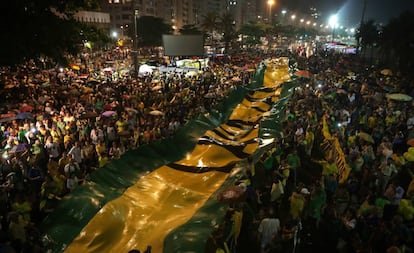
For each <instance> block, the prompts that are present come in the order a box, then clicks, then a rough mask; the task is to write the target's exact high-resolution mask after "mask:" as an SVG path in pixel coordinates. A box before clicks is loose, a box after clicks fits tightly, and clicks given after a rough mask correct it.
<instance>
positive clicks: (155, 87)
mask: <svg viewBox="0 0 414 253" xmlns="http://www.w3.org/2000/svg"><path fill="white" fill-rule="evenodd" d="M161 89H162V85H157V86H154V87H152V89H151V90H153V91H157V90H161Z"/></svg>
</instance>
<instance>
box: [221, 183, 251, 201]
mask: <svg viewBox="0 0 414 253" xmlns="http://www.w3.org/2000/svg"><path fill="white" fill-rule="evenodd" d="M245 198H246V193H245V191H244V189H243V188H242V187H240V186H237V185H234V186H230V187H228V188H226V189H224V190H223V191H222V192H220V193H219V194H218V195H217V200H218V201H219V202H222V203H228V204H234V203H240V202H242V201H244V199H245Z"/></svg>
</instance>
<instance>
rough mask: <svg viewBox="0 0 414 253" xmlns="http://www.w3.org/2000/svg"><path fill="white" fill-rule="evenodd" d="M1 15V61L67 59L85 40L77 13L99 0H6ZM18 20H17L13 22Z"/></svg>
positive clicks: (13, 62)
mask: <svg viewBox="0 0 414 253" xmlns="http://www.w3.org/2000/svg"><path fill="white" fill-rule="evenodd" d="M2 4H3V9H4V10H7V11H4V12H3V13H2V15H1V17H0V23H1V28H0V33H1V34H2V38H3V39H2V40H1V41H0V65H2V66H9V65H15V64H19V63H22V62H24V61H25V60H28V59H36V58H38V57H41V56H45V57H49V58H51V59H54V60H55V61H58V62H66V61H65V60H66V59H65V57H64V56H65V55H66V54H76V53H77V52H78V51H79V49H80V47H79V45H81V42H82V35H81V34H80V31H81V29H82V28H81V25H80V23H79V22H77V21H76V20H75V19H74V18H73V14H74V13H75V12H76V11H78V10H81V9H89V10H90V9H95V8H97V7H98V5H97V1H96V0H87V1H82V0H67V1H54V0H42V1H30V0H19V1H5V2H4V3H2ZM10 21H14V22H10Z"/></svg>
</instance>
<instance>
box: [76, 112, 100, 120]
mask: <svg viewBox="0 0 414 253" xmlns="http://www.w3.org/2000/svg"><path fill="white" fill-rule="evenodd" d="M96 117H98V113H96V112H85V113H82V115H81V116H80V117H79V118H80V119H90V118H96Z"/></svg>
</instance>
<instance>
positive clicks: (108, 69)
mask: <svg viewBox="0 0 414 253" xmlns="http://www.w3.org/2000/svg"><path fill="white" fill-rule="evenodd" d="M102 71H103V72H112V68H109V67H108V68H104V69H103V70H102Z"/></svg>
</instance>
